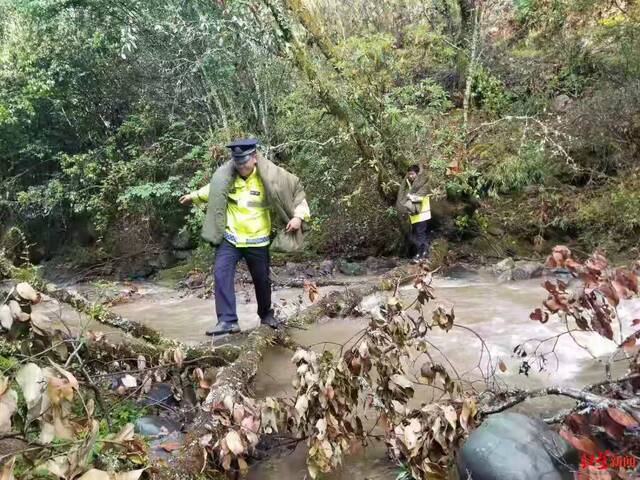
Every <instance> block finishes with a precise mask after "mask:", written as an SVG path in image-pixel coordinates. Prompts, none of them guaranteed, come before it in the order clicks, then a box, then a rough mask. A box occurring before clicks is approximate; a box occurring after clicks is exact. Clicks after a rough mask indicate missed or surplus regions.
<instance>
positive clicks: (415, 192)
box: [396, 165, 431, 263]
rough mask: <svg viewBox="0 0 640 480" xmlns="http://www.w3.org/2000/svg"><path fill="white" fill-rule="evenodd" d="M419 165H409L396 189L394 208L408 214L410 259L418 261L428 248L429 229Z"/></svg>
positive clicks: (428, 210)
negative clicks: (411, 255) (411, 248)
mask: <svg viewBox="0 0 640 480" xmlns="http://www.w3.org/2000/svg"><path fill="white" fill-rule="evenodd" d="M419 174H420V167H419V166H418V165H411V166H410V167H409V168H408V169H407V175H406V176H405V178H404V181H403V183H402V184H401V185H400V189H399V191H398V198H397V201H396V208H397V209H398V211H399V212H400V213H404V214H407V215H409V220H410V221H411V243H412V246H413V252H415V253H414V256H413V259H412V261H413V262H414V263H417V262H419V261H420V260H422V259H423V258H424V257H425V256H426V255H427V250H428V248H429V230H428V228H427V221H428V220H429V219H430V218H431V206H430V202H429V194H428V186H427V179H426V175H424V174H423V175H419Z"/></svg>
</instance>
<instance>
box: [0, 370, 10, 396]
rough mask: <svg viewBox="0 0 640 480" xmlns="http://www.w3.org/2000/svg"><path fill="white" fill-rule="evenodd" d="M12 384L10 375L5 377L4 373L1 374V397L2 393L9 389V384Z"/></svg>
mask: <svg viewBox="0 0 640 480" xmlns="http://www.w3.org/2000/svg"><path fill="white" fill-rule="evenodd" d="M10 384H11V381H10V380H9V377H5V376H4V375H0V397H2V395H4V392H6V391H7V390H9V385H10Z"/></svg>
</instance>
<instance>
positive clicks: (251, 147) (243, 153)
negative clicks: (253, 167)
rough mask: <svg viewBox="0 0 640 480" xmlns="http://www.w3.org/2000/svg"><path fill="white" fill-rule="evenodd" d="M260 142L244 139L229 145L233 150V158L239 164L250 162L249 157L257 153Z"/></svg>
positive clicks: (253, 139) (254, 139)
mask: <svg viewBox="0 0 640 480" xmlns="http://www.w3.org/2000/svg"><path fill="white" fill-rule="evenodd" d="M259 143H260V142H259V141H258V140H257V139H256V138H242V139H240V140H236V141H234V142H231V143H230V144H229V145H227V148H229V149H231V157H232V158H233V160H234V161H235V162H236V163H238V164H243V163H245V162H246V161H247V160H249V156H250V155H251V154H252V153H253V152H255V151H256V149H257V148H258V144H259Z"/></svg>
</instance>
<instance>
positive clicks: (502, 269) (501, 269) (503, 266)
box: [492, 257, 516, 282]
mask: <svg viewBox="0 0 640 480" xmlns="http://www.w3.org/2000/svg"><path fill="white" fill-rule="evenodd" d="M515 267H516V262H514V261H513V258H511V257H509V258H505V259H504V260H501V261H500V262H498V263H496V264H495V265H494V266H493V268H492V270H493V273H494V274H495V275H496V276H497V277H498V279H499V280H500V281H502V282H508V281H510V280H513V269H514V268H515Z"/></svg>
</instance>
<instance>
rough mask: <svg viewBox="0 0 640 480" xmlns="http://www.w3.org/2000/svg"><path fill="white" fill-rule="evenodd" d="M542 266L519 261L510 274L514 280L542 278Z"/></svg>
mask: <svg viewBox="0 0 640 480" xmlns="http://www.w3.org/2000/svg"><path fill="white" fill-rule="evenodd" d="M543 270H544V265H542V264H540V263H537V262H527V261H521V262H516V265H515V268H514V269H513V272H512V275H511V276H512V278H513V279H514V280H529V279H530V278H538V277H541V276H542V271H543Z"/></svg>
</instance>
